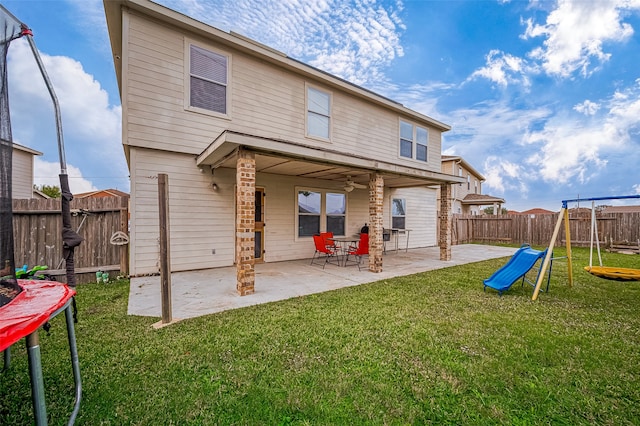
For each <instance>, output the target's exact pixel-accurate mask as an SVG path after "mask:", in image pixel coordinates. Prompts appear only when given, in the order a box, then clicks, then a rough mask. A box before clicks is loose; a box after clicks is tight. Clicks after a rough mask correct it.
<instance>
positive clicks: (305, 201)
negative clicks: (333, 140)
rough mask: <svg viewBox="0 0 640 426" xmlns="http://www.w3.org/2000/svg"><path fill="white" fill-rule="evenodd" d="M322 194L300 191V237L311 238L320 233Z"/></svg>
mask: <svg viewBox="0 0 640 426" xmlns="http://www.w3.org/2000/svg"><path fill="white" fill-rule="evenodd" d="M321 202H322V194H321V193H319V192H311V191H298V236H299V237H310V236H312V235H313V234H318V233H320V212H321V211H322V210H321V209H320V205H321Z"/></svg>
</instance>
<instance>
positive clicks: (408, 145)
mask: <svg viewBox="0 0 640 426" xmlns="http://www.w3.org/2000/svg"><path fill="white" fill-rule="evenodd" d="M428 140H429V133H428V132H427V129H425V128H423V127H420V126H414V125H413V124H411V123H408V122H406V121H400V156H401V157H405V158H412V159H415V160H419V161H425V162H426V161H427V146H428Z"/></svg>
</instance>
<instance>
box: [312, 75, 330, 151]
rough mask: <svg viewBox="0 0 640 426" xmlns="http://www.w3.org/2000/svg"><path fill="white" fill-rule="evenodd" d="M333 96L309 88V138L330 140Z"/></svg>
mask: <svg viewBox="0 0 640 426" xmlns="http://www.w3.org/2000/svg"><path fill="white" fill-rule="evenodd" d="M330 128H331V94H329V93H327V92H323V91H321V90H318V89H316V88H313V87H307V136H312V137H317V138H322V139H330Z"/></svg>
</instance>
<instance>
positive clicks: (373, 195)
mask: <svg viewBox="0 0 640 426" xmlns="http://www.w3.org/2000/svg"><path fill="white" fill-rule="evenodd" d="M383 200H384V179H383V178H382V176H381V175H379V174H378V173H371V175H370V177H369V270H370V271H371V272H382V251H383V241H382V226H383V222H382V212H383Z"/></svg>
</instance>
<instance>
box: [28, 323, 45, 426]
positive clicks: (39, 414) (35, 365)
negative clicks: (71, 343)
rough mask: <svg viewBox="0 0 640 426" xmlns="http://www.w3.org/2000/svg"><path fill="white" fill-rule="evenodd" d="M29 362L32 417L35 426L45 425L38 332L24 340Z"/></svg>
mask: <svg viewBox="0 0 640 426" xmlns="http://www.w3.org/2000/svg"><path fill="white" fill-rule="evenodd" d="M26 343H27V355H28V360H29V377H30V379H31V399H32V401H33V417H34V418H35V422H36V425H38V426H40V425H46V424H47V405H46V402H45V400H44V379H43V377H42V357H41V355H40V339H39V338H38V331H37V330H36V331H34V332H33V333H31V334H29V335H28V336H27V338H26Z"/></svg>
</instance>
